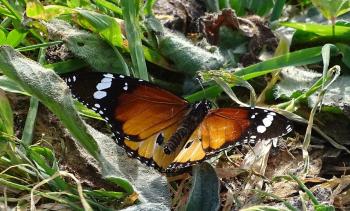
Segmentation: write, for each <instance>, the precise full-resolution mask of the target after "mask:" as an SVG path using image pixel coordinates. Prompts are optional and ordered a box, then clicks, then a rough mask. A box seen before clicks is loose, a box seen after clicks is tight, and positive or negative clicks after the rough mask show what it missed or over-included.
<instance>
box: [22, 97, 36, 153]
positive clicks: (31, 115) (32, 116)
mask: <svg viewBox="0 0 350 211" xmlns="http://www.w3.org/2000/svg"><path fill="white" fill-rule="evenodd" d="M38 107H39V101H38V99H36V98H35V97H31V98H30V105H29V111H28V114H27V118H26V123H25V124H24V128H23V133H22V138H21V140H22V143H23V144H24V145H26V146H28V145H30V144H31V143H32V138H33V132H34V125H35V120H36V115H37V113H38Z"/></svg>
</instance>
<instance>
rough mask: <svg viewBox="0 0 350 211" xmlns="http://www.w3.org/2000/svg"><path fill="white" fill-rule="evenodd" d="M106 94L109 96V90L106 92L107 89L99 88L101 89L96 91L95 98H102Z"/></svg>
mask: <svg viewBox="0 0 350 211" xmlns="http://www.w3.org/2000/svg"><path fill="white" fill-rule="evenodd" d="M106 96H107V92H105V91H100V90H99V91H96V92H95V93H94V98H95V99H97V100H99V99H102V98H104V97H106Z"/></svg>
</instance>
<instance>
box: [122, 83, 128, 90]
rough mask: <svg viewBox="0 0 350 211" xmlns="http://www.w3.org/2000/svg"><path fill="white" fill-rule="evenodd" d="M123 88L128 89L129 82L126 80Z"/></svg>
mask: <svg viewBox="0 0 350 211" xmlns="http://www.w3.org/2000/svg"><path fill="white" fill-rule="evenodd" d="M123 89H124V90H125V91H126V90H128V83H126V82H125V84H124V87H123Z"/></svg>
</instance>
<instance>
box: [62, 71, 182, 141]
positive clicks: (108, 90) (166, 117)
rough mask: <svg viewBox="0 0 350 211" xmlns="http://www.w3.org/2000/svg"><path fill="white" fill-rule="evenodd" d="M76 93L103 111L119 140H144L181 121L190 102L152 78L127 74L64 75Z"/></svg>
mask: <svg viewBox="0 0 350 211" xmlns="http://www.w3.org/2000/svg"><path fill="white" fill-rule="evenodd" d="M62 77H63V79H64V80H65V81H66V83H67V84H68V86H69V87H70V88H71V90H72V94H73V96H74V97H75V98H77V99H78V100H79V101H80V102H82V103H83V104H84V105H86V106H87V107H88V108H90V109H92V110H94V111H95V112H96V113H99V114H100V115H101V116H102V117H103V118H104V119H105V120H106V121H107V122H108V123H109V124H110V125H111V126H112V128H113V131H114V133H115V136H116V140H117V141H118V142H120V143H121V144H122V142H123V141H124V138H127V139H129V140H132V141H143V140H146V139H147V138H149V137H151V136H152V135H154V134H155V133H157V132H159V131H162V130H163V129H165V128H168V127H170V126H171V125H174V124H175V123H176V122H179V121H180V120H181V119H182V118H183V116H184V115H185V114H186V113H187V111H188V107H189V105H188V102H187V101H185V100H184V99H182V98H180V97H178V96H176V95H174V94H172V93H171V92H168V91H166V90H164V89H161V88H159V87H157V86H155V85H153V84H150V83H148V82H145V81H142V80H138V79H135V78H131V77H127V76H124V75H117V74H110V73H100V72H77V73H71V74H68V75H63V76H62Z"/></svg>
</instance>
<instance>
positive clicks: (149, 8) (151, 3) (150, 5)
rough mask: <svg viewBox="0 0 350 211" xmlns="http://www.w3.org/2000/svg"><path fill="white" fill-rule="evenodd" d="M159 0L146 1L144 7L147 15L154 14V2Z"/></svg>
mask: <svg viewBox="0 0 350 211" xmlns="http://www.w3.org/2000/svg"><path fill="white" fill-rule="evenodd" d="M156 2H157V0H147V1H146V3H145V9H144V13H145V15H146V16H150V15H153V10H152V8H153V6H154V4H155V3H156Z"/></svg>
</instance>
